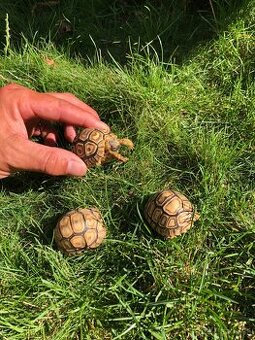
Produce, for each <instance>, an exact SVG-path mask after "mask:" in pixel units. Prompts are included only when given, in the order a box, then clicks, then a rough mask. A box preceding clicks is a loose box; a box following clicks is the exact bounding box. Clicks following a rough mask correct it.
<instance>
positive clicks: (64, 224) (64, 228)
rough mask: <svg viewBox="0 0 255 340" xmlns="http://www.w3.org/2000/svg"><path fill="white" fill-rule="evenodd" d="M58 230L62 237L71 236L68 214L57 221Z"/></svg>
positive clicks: (71, 230)
mask: <svg viewBox="0 0 255 340" xmlns="http://www.w3.org/2000/svg"><path fill="white" fill-rule="evenodd" d="M59 231H60V233H61V235H62V236H63V237H70V236H72V234H73V229H72V226H71V224H70V218H69V216H66V217H65V218H64V219H63V220H61V221H59Z"/></svg>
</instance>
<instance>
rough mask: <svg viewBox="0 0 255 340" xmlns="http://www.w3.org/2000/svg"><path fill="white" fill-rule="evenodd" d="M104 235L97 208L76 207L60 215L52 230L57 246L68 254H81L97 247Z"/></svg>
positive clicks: (104, 231)
mask: <svg viewBox="0 0 255 340" xmlns="http://www.w3.org/2000/svg"><path fill="white" fill-rule="evenodd" d="M105 237H106V227H105V225H104V222H103V219H102V216H101V214H100V212H99V210H98V209H97V208H78V209H75V210H71V211H69V212H68V213H66V214H65V215H64V216H62V217H61V218H60V219H59V220H58V223H57V225H56V228H55V230H54V238H55V241H56V244H57V246H58V248H59V249H60V250H61V251H62V252H64V253H66V254H68V255H77V254H81V253H82V252H83V251H84V250H85V249H92V248H97V247H98V246H99V245H100V244H101V243H102V242H103V240H104V238H105Z"/></svg>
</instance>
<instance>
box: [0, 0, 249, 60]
mask: <svg viewBox="0 0 255 340" xmlns="http://www.w3.org/2000/svg"><path fill="white" fill-rule="evenodd" d="M45 3H46V5H44V6H42V5H37V6H35V4H36V1H31V0H30V1H29V0H27V1H20V0H16V1H10V0H6V1H5V2H4V3H3V4H1V5H0V10H1V17H0V20H1V21H2V23H3V22H4V20H5V18H4V16H5V15H6V13H8V15H9V25H10V34H11V41H12V43H13V44H14V45H16V46H18V45H19V43H20V41H21V35H24V36H25V37H26V38H28V39H29V41H32V42H36V41H40V40H41V39H46V40H49V39H50V40H51V41H53V42H54V43H55V44H56V45H57V46H58V47H64V48H65V49H67V50H68V51H70V52H71V54H72V55H75V54H79V55H82V56H84V57H85V56H88V57H89V58H93V57H94V55H95V47H96V49H97V52H98V54H101V55H103V57H104V58H105V59H109V60H111V58H110V56H109V53H110V54H111V55H112V56H113V57H114V58H115V59H116V60H117V61H118V62H121V63H125V62H126V54H130V49H131V50H132V51H137V52H141V51H142V50H143V49H144V48H145V47H146V46H148V45H150V46H152V47H153V49H154V50H155V51H157V54H158V55H159V56H160V58H165V59H166V61H168V60H169V59H171V58H174V60H175V62H177V63H178V62H182V61H183V60H185V59H186V57H187V56H188V55H189V53H191V52H192V50H193V49H195V48H196V47H197V46H198V45H199V44H202V43H206V42H207V41H209V40H211V39H213V38H214V37H215V36H216V35H217V34H218V33H219V32H221V31H224V30H225V29H226V27H227V25H228V24H229V23H231V22H232V21H233V20H234V19H235V18H236V17H237V15H238V13H239V11H240V9H241V8H243V9H245V8H246V6H247V2H246V1H244V2H242V1H237V0H232V1H226V0H222V1H213V2H212V1H210V0H206V1H202V0H193V1H189V0H183V1H179V0H162V1H158V0H151V1H148V0H143V1H135V0H133V1H126V0H119V1H113V2H111V3H110V4H109V2H108V1H105V0H96V1H89V2H84V1H82V0H71V1H61V0H60V1H59V2H58V1H48V2H47V1H45ZM47 4H48V5H47ZM2 27H3V28H2V29H1V36H2V37H3V39H4V37H5V32H4V25H2ZM145 49H146V48H145ZM153 49H152V50H151V52H153V54H155V52H154V51H153ZM162 50H163V51H164V53H163V54H164V56H161V54H162ZM99 51H100V52H99Z"/></svg>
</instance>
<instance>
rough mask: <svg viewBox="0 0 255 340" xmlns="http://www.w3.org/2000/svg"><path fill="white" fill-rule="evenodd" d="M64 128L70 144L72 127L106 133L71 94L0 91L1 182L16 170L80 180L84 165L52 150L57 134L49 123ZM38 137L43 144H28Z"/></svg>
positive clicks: (9, 87)
mask: <svg viewBox="0 0 255 340" xmlns="http://www.w3.org/2000/svg"><path fill="white" fill-rule="evenodd" d="M50 121H55V122H61V123H63V124H64V132H65V138H66V139H67V141H69V142H72V141H73V139H74V137H75V135H76V133H75V128H74V127H75V126H81V127H84V128H85V127H97V128H100V129H106V130H109V127H108V126H107V125H106V124H105V123H103V122H102V121H101V120H100V118H99V116H98V114H97V113H96V111H95V110H93V109H92V108H91V107H89V106H88V105H87V104H85V103H83V102H82V101H80V100H79V99H78V98H77V97H75V96H73V95H72V94H70V93H38V92H36V91H33V90H30V89H28V88H26V87H23V86H20V85H17V84H10V85H7V86H4V87H2V88H1V89H0V179H1V178H4V177H7V176H9V175H10V174H11V173H13V172H15V171H19V170H29V171H36V172H43V173H46V174H49V175H73V176H82V175H84V174H85V173H86V170H87V168H86V165H85V163H84V162H83V161H82V160H81V159H80V158H79V157H78V156H77V155H75V154H74V153H72V152H70V151H67V150H64V149H61V148H57V147H54V145H56V141H57V134H56V131H55V130H54V129H53V128H52V127H51V126H50V124H49V122H50ZM32 136H41V137H42V139H43V140H44V144H45V145H42V144H39V143H36V142H33V141H31V140H30V138H31V137H32Z"/></svg>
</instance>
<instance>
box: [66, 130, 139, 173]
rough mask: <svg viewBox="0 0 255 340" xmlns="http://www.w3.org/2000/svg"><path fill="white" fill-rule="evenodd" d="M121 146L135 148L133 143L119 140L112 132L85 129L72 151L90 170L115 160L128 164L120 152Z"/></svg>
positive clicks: (79, 135) (76, 138) (76, 140)
mask: <svg viewBox="0 0 255 340" xmlns="http://www.w3.org/2000/svg"><path fill="white" fill-rule="evenodd" d="M121 145H126V146H127V147H128V148H130V149H132V148H133V143H132V142H131V141H130V140H129V139H127V138H124V139H118V137H117V136H116V135H115V134H113V133H112V132H104V131H102V130H99V129H95V128H87V129H83V130H82V131H81V132H80V133H79V134H78V135H77V136H76V137H75V139H74V141H73V145H72V151H73V152H74V153H75V154H77V155H78V156H79V157H80V158H81V159H82V160H83V161H84V162H85V164H86V165H87V167H88V168H90V167H93V166H96V165H101V164H103V163H105V162H107V161H109V160H111V159H113V158H115V159H117V160H119V161H121V162H127V160H128V158H126V157H123V156H122V155H121V154H120V153H119V152H118V150H119V148H120V146H121Z"/></svg>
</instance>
